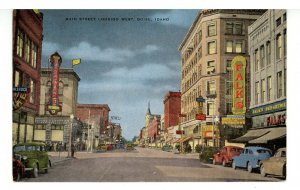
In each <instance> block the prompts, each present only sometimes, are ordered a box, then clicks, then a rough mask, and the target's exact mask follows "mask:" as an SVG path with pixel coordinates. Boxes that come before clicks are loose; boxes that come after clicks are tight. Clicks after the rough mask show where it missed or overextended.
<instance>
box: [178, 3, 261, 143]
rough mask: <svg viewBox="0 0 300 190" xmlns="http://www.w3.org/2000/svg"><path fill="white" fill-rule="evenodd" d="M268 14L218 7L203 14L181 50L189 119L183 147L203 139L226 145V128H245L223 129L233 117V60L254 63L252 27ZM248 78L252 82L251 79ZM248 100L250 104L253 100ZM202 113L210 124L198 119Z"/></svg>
mask: <svg viewBox="0 0 300 190" xmlns="http://www.w3.org/2000/svg"><path fill="white" fill-rule="evenodd" d="M264 12H265V10H230V9H227V10H225V9H224V10H222V9H221V10H220V9H218V10H202V11H201V12H199V14H198V15H197V17H196V19H195V21H194V23H193V24H192V26H191V27H190V29H189V31H188V33H187V34H186V36H185V38H184V40H183V42H182V43H181V45H180V47H179V51H180V52H181V57H182V62H181V113H183V114H185V115H186V117H183V118H181V123H180V128H182V129H183V130H184V131H185V135H184V139H183V140H182V141H183V142H182V143H189V144H190V145H191V147H192V148H193V147H195V145H196V144H197V143H198V142H199V140H198V139H197V140H196V141H195V139H194V136H200V137H199V138H201V142H200V143H202V144H206V145H209V146H220V145H223V143H224V139H221V137H224V135H221V134H220V129H222V130H223V129H224V127H225V128H226V127H227V128H228V130H231V129H234V128H243V125H234V126H230V125H226V126H222V127H221V123H220V119H221V117H224V116H226V115H232V77H231V75H232V69H231V62H232V59H233V58H234V57H235V56H237V55H242V56H244V57H245V58H246V60H247V62H248V63H249V56H248V54H249V53H248V48H247V47H248V26H249V25H251V24H252V23H253V22H254V21H255V20H256V19H258V18H259V17H260V16H261V15H262V14H263V13H264ZM247 69H248V70H249V67H247ZM248 73H249V72H248ZM246 77H248V80H249V75H247V76H246ZM247 91H248V92H250V85H249V84H248V85H247V84H246V92H247ZM200 97H201V98H203V99H204V100H205V101H204V102H203V106H201V107H199V104H198V103H197V102H196V98H200ZM246 98H247V99H246V106H247V105H248V106H249V104H250V98H249V97H246ZM199 111H200V112H202V113H204V114H205V115H206V119H205V120H203V121H200V120H196V119H195V115H196V114H197V113H198V112H199ZM221 132H222V131H221ZM220 140H222V141H221V142H220ZM184 141H186V142H184Z"/></svg>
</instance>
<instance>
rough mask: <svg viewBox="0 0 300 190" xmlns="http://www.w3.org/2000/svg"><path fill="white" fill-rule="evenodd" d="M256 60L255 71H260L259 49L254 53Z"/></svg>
mask: <svg viewBox="0 0 300 190" xmlns="http://www.w3.org/2000/svg"><path fill="white" fill-rule="evenodd" d="M254 59H255V60H254V61H255V71H258V66H259V54H258V49H256V50H255V54H254Z"/></svg>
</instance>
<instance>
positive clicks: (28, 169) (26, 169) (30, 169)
mask: <svg viewBox="0 0 300 190" xmlns="http://www.w3.org/2000/svg"><path fill="white" fill-rule="evenodd" d="M32 170H33V168H25V172H27V171H32Z"/></svg>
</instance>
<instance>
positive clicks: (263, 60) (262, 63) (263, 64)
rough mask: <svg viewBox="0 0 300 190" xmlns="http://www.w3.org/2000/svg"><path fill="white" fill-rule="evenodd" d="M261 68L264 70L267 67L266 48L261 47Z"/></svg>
mask: <svg viewBox="0 0 300 190" xmlns="http://www.w3.org/2000/svg"><path fill="white" fill-rule="evenodd" d="M259 53H260V68H264V67H265V46H263V45H262V46H260V50H259Z"/></svg>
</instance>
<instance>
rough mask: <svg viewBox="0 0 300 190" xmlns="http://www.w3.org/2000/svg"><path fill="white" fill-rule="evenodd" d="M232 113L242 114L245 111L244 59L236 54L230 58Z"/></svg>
mask: <svg viewBox="0 0 300 190" xmlns="http://www.w3.org/2000/svg"><path fill="white" fill-rule="evenodd" d="M231 67H232V77H233V78H232V81H233V93H232V113H233V114H234V115H242V114H245V112H246V105H245V104H246V96H245V94H246V93H245V72H246V59H245V58H244V57H243V56H236V57H234V59H233V60H232V64H231Z"/></svg>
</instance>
